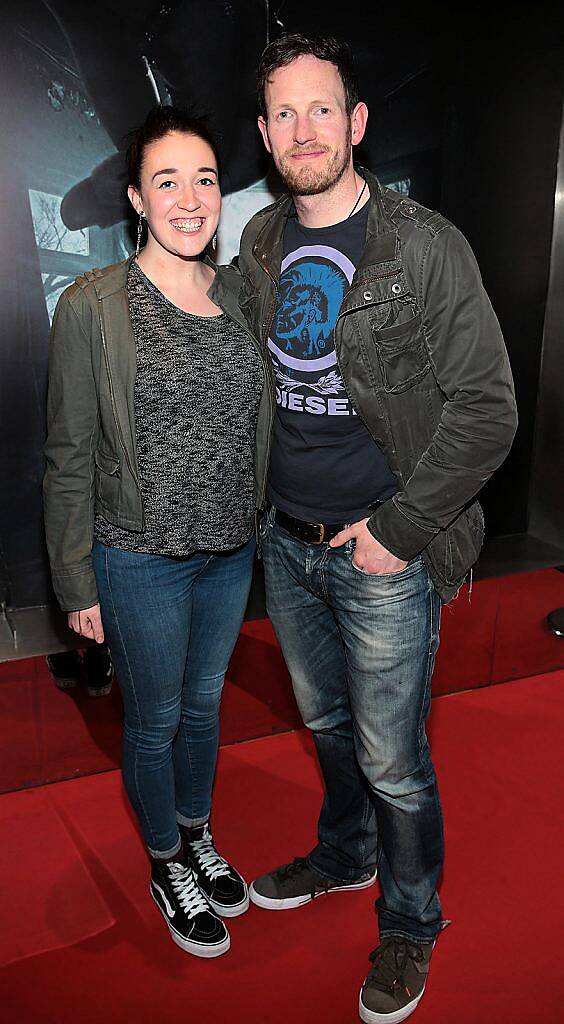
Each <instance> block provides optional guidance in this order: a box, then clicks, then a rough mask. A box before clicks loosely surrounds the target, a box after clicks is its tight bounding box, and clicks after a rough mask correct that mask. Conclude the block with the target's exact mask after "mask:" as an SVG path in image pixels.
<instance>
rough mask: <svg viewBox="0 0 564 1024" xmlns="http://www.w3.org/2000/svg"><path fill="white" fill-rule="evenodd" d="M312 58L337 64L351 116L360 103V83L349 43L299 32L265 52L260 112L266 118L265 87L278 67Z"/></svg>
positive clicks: (275, 42)
mask: <svg viewBox="0 0 564 1024" xmlns="http://www.w3.org/2000/svg"><path fill="white" fill-rule="evenodd" d="M304 56H311V57H317V59H318V60H327V61H329V63H330V64H334V65H335V67H336V68H337V71H338V72H339V75H340V76H341V81H342V83H343V88H344V90H345V103H346V110H347V114H352V112H353V110H354V108H355V107H356V105H357V103H358V84H357V80H356V74H355V70H354V62H353V56H352V53H351V51H350V49H349V47H348V46H347V44H346V43H341V42H339V41H338V40H337V39H334V38H333V36H303V35H300V33H298V32H296V33H292V34H291V35H290V34H288V35H285V36H280V38H279V39H274V40H273V42H272V43H269V44H268V46H267V47H266V49H265V50H264V51H263V54H262V57H261V59H260V63H259V68H258V99H259V106H260V111H261V114H262V115H263V117H266V97H265V93H266V85H267V82H268V80H269V78H270V77H271V75H272V74H273V73H274V72H275V71H277V70H278V68H284V67H287V65H288V64H291V63H292V62H293V61H295V60H296V58H297V57H304Z"/></svg>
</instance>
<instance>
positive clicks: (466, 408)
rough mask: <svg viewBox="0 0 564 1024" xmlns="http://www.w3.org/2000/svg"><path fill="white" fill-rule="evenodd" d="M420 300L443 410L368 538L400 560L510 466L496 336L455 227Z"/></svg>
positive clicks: (440, 247)
mask: <svg viewBox="0 0 564 1024" xmlns="http://www.w3.org/2000/svg"><path fill="white" fill-rule="evenodd" d="M419 301H420V304H421V308H422V310H423V330H424V337H425V343H426V346H427V350H428V354H429V361H430V364H431V367H432V371H433V373H434V375H435V379H436V381H437V384H438V386H439V388H440V389H441V391H442V394H443V396H444V399H445V401H444V406H443V410H442V414H441V418H440V421H439V423H438V425H437V428H436V430H435V432H434V434H433V437H432V439H431V441H430V443H429V445H428V446H427V448H426V450H425V451H424V452H423V453H422V455H421V457H420V459H419V461H418V462H417V464H416V466H415V468H414V470H413V472H412V474H411V476H410V478H409V479H408V480H407V481H405V484H404V487H403V489H402V490H400V491H399V492H398V493H397V494H396V495H394V497H393V498H392V499H391V500H390V501H388V502H386V503H385V504H384V505H382V506H381V507H380V509H378V510H377V512H376V513H375V514H374V515H373V516H372V518H371V519H370V520H369V523H368V526H369V529H370V531H371V533H372V534H373V536H375V537H376V539H377V540H379V541H380V543H381V544H383V545H384V546H385V547H386V548H387V549H388V550H389V551H391V552H393V554H395V555H397V557H399V558H402V559H410V558H413V557H414V556H415V555H417V554H419V552H420V551H422V550H423V548H425V547H426V546H427V544H428V543H429V542H430V541H431V540H432V538H433V537H434V536H435V534H436V533H437V532H438V531H439V530H440V529H444V528H446V527H447V526H448V525H449V524H450V523H451V522H452V521H453V519H455V518H456V516H457V515H458V514H459V513H460V512H461V511H462V509H463V508H464V507H465V506H466V505H467V504H468V503H469V502H470V501H471V500H472V499H473V498H474V497H475V495H476V494H477V493H478V491H479V490H480V488H481V487H482V486H483V485H484V484H485V482H486V480H488V479H489V478H490V476H491V475H492V473H493V472H494V471H495V470H496V469H497V467H498V466H499V465H500V464H501V463H502V462H503V460H504V458H505V457H506V455H507V453H508V451H509V449H510V447H511V443H512V440H513V437H514V435H515V430H516V427H517V411H516V405H515V395H514V389H513V378H512V375H511V369H510V366H509V360H508V357H507V352H506V349H505V345H504V342H503V337H502V334H501V329H500V326H499V323H498V321H497V318H496V316H495V313H494V311H493V309H492V306H491V303H490V301H489V299H488V296H487V294H486V292H485V289H484V286H483V284H482V280H481V277H480V272H479V269H478V265H477V263H476V259H475V257H474V254H473V252H472V250H471V248H470V246H469V244H468V242H467V241H466V239H465V238H464V236H463V235H462V234H461V233H460V231H458V230H457V229H456V228H454V227H453V226H452V225H449V226H448V227H446V228H444V229H443V230H442V231H440V232H438V233H437V234H436V235H434V236H433V237H432V239H431V241H430V242H429V243H428V245H427V249H426V251H425V254H424V257H423V265H422V274H421V278H420V289H419Z"/></svg>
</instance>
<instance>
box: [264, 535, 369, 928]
mask: <svg viewBox="0 0 564 1024" xmlns="http://www.w3.org/2000/svg"><path fill="white" fill-rule="evenodd" d="M330 554H331V552H330V551H329V549H328V547H327V545H326V544H324V545H321V546H316V545H307V544H304V543H302V542H301V541H299V540H296V539H295V538H294V537H291V536H290V535H289V534H287V533H286V531H285V530H283V529H282V528H281V527H279V526H277V525H269V526H268V528H267V530H266V535H265V538H264V543H263V558H264V569H265V579H266V594H267V610H268V614H269V616H270V618H271V620H272V623H273V625H274V628H275V630H276V634H277V636H278V639H279V641H280V644H281V647H282V650H283V653H284V657H285V659H286V663H287V665H288V669H289V671H290V674H291V676H292V684H293V687H294V693H295V695H296V700H297V702H298V705H299V708H300V711H301V714H302V717H303V720H304V723H305V725H306V726H307V727H308V728H309V729H311V731H312V733H313V736H314V740H315V745H316V749H317V754H318V758H319V763H320V766H321V771H322V773H323V778H324V782H325V797H324V800H323V805H322V808H321V813H320V817H319V823H318V838H319V841H318V844H317V846H316V847H315V849H314V850H312V851H311V853H310V854H309V855H308V857H307V858H305V859H304V858H297V859H296V861H295V862H294V864H290V865H284V866H283V868H282V869H278V870H276V871H274V872H269V874H268V875H264V876H261V878H259V879H256V880H255V882H254V883H253V886H252V887H251V899H253V901H254V902H255V903H257V904H258V905H259V906H263V907H265V908H268V909H287V908H290V907H295V906H300V905H302V904H303V903H305V902H308V901H309V900H310V899H312V898H315V897H316V896H317V895H319V894H320V893H322V892H327V891H337V890H340V889H343V888H347V889H348V888H351V889H354V888H364V887H365V886H368V885H371V884H372V883H373V881H374V879H375V863H376V859H377V837H376V827H375V816H374V811H373V807H372V801H371V797H370V790H369V787H368V786H367V784H366V781H365V779H364V777H363V774H362V772H361V771H360V769H359V766H358V762H357V758H356V753H355V746H354V735H353V726H352V719H351V713H350V706H349V696H348V683H347V666H346V661H345V651H344V647H343V642H342V639H341V636H340V633H339V629H338V626H337V623H336V621H335V617H334V615H333V612H332V610H331V607H330V603H329V600H328V591H327V579H326V570H327V559H328V557H330Z"/></svg>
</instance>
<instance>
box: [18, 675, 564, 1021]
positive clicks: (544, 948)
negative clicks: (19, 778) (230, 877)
mask: <svg viewBox="0 0 564 1024" xmlns="http://www.w3.org/2000/svg"><path fill="white" fill-rule="evenodd" d="M563 729H564V672H554V673H552V674H550V675H547V676H540V677H534V678H529V679H525V680H521V681H518V682H513V683H509V684H507V685H504V686H493V687H488V688H486V689H483V690H476V691H472V692H468V693H460V694H455V695H453V696H450V697H443V698H440V699H437V700H435V701H434V703H433V711H432V728H431V734H432V740H433V750H434V757H435V762H436V765H437V769H438V774H439V781H440V785H441V790H442V795H443V801H444V807H445V819H446V834H447V862H446V869H445V877H444V883H443V886H442V892H441V896H442V900H443V906H444V911H445V914H446V915H447V916H448V917H450V918H452V919H453V921H454V923H453V925H452V926H451V927H450V928H449V929H447V931H446V932H445V933H444V935H443V936H442V937H441V939H440V942H439V943H438V946H437V949H436V952H435V955H434V957H433V963H432V968H431V978H430V982H429V987H428V991H427V993H426V995H425V997H424V999H423V1001H422V1003H421V1006H420V1007H419V1009H418V1010H417V1013H416V1015H414V1017H413V1020H414V1021H417V1022H418V1024H536V1022H537V1021H543V1022H545V1024H557V1022H560V1021H561V1020H562V1009H561V1005H560V1004H561V1001H562V1000H561V995H560V984H559V983H558V980H557V979H558V977H559V976H560V974H561V938H560V930H561V929H560V923H561V920H562V916H563V914H564V899H563V893H562V883H561V880H562V847H563V841H564V834H563V832H564V829H563V824H562V815H561V798H562V783H563V781H564V779H563V774H564V773H563V768H562V756H561V749H562V733H563ZM45 792H46V793H48V796H49V798H50V799H51V801H52V802H53V804H54V807H55V809H56V812H54V818H55V820H56V825H55V827H54V829H53V830H52V832H51V833H49V830H47V829H43V830H42V832H41V839H39V837H38V835H37V831H36V828H35V827H34V826H35V814H36V811H35V809H31V810H30V809H28V808H29V805H28V804H26V801H28V800H29V798H30V794H29V793H19V794H11V795H8V796H4V797H1V798H0V808H1V809H2V814H3V826H4V827H3V837H4V838H3V843H2V854H0V857H1V858H2V860H4V859H5V863H4V864H3V871H2V877H3V880H4V893H3V898H2V902H3V905H4V908H5V907H6V904H7V903H10V902H11V900H12V899H17V901H18V903H17V907H18V912H17V914H14V913H12V914H11V915H9V916H8V917H7V918H6V916H5V915H4V920H6V919H7V921H8V926H9V934H7V935H5V936H4V940H3V941H4V943H5V944H6V943H7V944H8V945H9V946H10V947H14V948H17V950H18V955H20V956H21V955H24V954H25V953H26V949H25V948H24V947H25V945H26V943H27V944H29V946H30V948H29V949H28V950H27V952H28V954H29V953H33V952H34V951H36V950H37V949H38V946H37V945H35V946H33V940H34V928H35V926H36V924H37V923H38V922H41V921H42V920H43V921H44V920H45V910H44V904H45V901H46V900H49V901H50V904H49V915H48V917H49V921H50V923H51V924H53V922H55V923H56V921H57V918H58V906H57V905H58V904H59V902H60V905H61V913H62V915H63V918H64V920H65V921H66V920H68V917H67V916H66V915H67V912H68V906H69V904H72V906H73V908H74V912H75V914H76V920H77V928H78V929H79V931H80V928H81V927H83V926H84V922H85V921H86V919H87V917H88V915H90V919H91V917H92V909H93V904H92V889H91V886H94V887H95V889H96V891H97V894H98V897H99V899H100V903H99V905H98V910H99V911H100V910H101V912H102V913H108V914H109V915H111V917H112V918H114V919H115V924H114V925H113V926H111V927H107V928H106V930H105V931H103V932H101V933H100V934H98V935H96V936H94V937H92V938H88V939H84V940H83V941H78V942H76V940H69V941H75V944H74V945H69V946H68V947H67V948H65V949H57V950H52V951H51V952H45V953H43V954H42V955H28V956H27V958H26V959H21V960H19V961H18V962H17V963H12V964H10V965H9V966H8V967H6V968H5V969H4V970H3V972H2V974H1V978H0V1006H2V1009H3V1013H2V1020H3V1021H5V1022H6V1024H77V1021H78V1022H80V1024H100V1022H103V1024H125V1022H127V1024H129V1022H135V1024H154V1022H156V1021H166V1022H168V1021H176V1020H183V1021H186V1022H187V1024H196V1022H198V1024H199V1022H206V1024H207V1022H210V1024H212V1022H213V1024H216V1022H218V1024H224V1022H225V1024H227V1022H237V1024H239V1022H240V1024H243V1022H245V1024H255V1022H258V1024H287V1022H288V1020H291V1021H292V1024H306V1022H307V1024H310V1022H312V1021H318V1020H319V1021H323V1022H325V1024H354V1022H355V1021H356V1020H357V1019H358V1018H357V1013H356V1003H357V995H358V988H359V986H360V984H361V982H362V979H363V977H364V973H365V970H366V969H367V967H368V963H367V954H368V952H369V951H370V949H372V948H373V947H374V945H376V941H377V935H376V927H375V918H374V914H373V911H372V899H373V896H374V895H375V893H376V889H374V890H371V891H364V892H359V893H354V894H335V895H332V896H329V897H327V898H326V899H320V900H318V901H317V902H316V903H315V904H313V905H310V906H308V907H304V908H302V909H300V910H295V911H287V912H285V913H278V914H272V913H270V914H269V913H268V912H265V911H261V910H259V909H257V908H255V907H251V910H250V911H249V913H248V914H246V915H245V916H244V917H242V918H241V919H239V920H235V921H233V922H231V923H230V930H231V935H232V948H231V951H230V952H229V953H228V954H227V955H226V956H225V957H223V958H221V959H219V960H217V961H210V962H205V961H202V960H197V959H196V958H194V957H190V956H189V955H187V954H184V953H182V952H181V951H180V950H179V949H177V948H176V947H175V946H174V945H173V943H172V942H171V941H170V940H169V939H168V936H167V933H166V930H165V927H164V925H163V922H162V920H161V918H160V916H159V915H158V913H157V911H156V909H155V908H154V907H153V905H152V904H151V902H150V900H149V899H148V897H147V893H146V888H147V867H146V863H145V858H144V854H143V851H142V848H141V843H140V840H139V838H138V837H137V834H136V832H135V829H134V826H133V823H132V820H131V817H130V815H129V812H128V810H127V807H126V804H125V802H124V798H123V795H122V791H121V786H120V780H119V775H118V774H117V773H115V772H110V773H106V774H102V775H97V776H91V777H88V778H82V779H77V780H73V781H69V782H64V783H59V784H57V785H53V786H51V787H49V789H48V790H47V791H45ZM36 794H37V796H38V798H40V795H41V791H36ZM320 794H321V787H320V783H319V778H318V773H317V768H316V764H315V761H314V758H313V756H312V744H311V740H310V738H309V736H307V735H306V734H305V733H304V732H298V733H286V734H284V735H278V736H272V737H269V738H266V739H262V740H257V741H255V742H249V743H243V744H239V745H237V746H233V747H229V748H226V749H223V750H222V751H221V754H220V765H219V772H218V781H217V787H216V797H215V831H216V834H217V838H218V840H219V842H218V845H219V846H220V848H222V849H224V850H225V852H226V853H228V854H229V855H230V856H232V858H233V860H234V861H235V862H236V863H237V864H238V865H239V866H240V867H241V869H242V870H243V871H244V872H245V873H246V874H247V875H248V876H249V877H251V876H252V875H253V874H254V873H256V872H259V871H262V870H264V869H265V868H268V867H270V866H273V865H275V864H277V863H279V862H280V861H281V860H283V859H289V858H291V857H292V856H293V855H294V854H298V853H303V852H304V851H305V850H306V849H307V848H308V846H309V845H310V843H311V842H312V841H313V836H314V827H315V819H316V814H317V810H318V806H319V801H320ZM43 807H44V805H43V804H42V805H41V808H43ZM41 808H40V811H37V814H38V820H39V817H41V813H42V809H41ZM40 812H41V813H40ZM22 816H23V817H28V838H29V843H30V852H31V856H28V855H26V850H25V849H24V848H22V849H21V850H20V851H19V853H18V855H16V856H15V857H14V856H13V855H11V856H9V855H8V849H9V848H8V847H7V845H6V841H5V837H6V835H8V834H9V833H10V831H11V827H12V825H11V822H12V821H13V820H16V819H19V820H20V821H21V819H22ZM54 848H55V849H56V852H57V856H58V857H60V858H61V862H64V861H65V859H68V858H69V857H70V859H71V860H72V858H73V857H74V856H75V854H76V853H77V852H78V854H79V855H80V858H81V864H82V867H83V869H84V870H85V871H86V872H87V873H88V877H89V880H90V883H91V885H84V884H83V882H84V876H81V877H80V878H79V877H78V876H77V874H76V873H74V872H73V871H71V872H69V875H68V879H67V883H68V889H70V891H68V890H67V891H65V889H64V887H61V885H59V886H56V887H55V888H54V890H53V891H52V892H51V893H50V894H49V893H47V892H46V888H47V885H46V877H47V879H49V878H50V877H51V875H50V872H52V867H53V863H54ZM32 862H33V863H32ZM63 910H64V913H63ZM79 937H80V936H79Z"/></svg>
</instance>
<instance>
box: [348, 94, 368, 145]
mask: <svg viewBox="0 0 564 1024" xmlns="http://www.w3.org/2000/svg"><path fill="white" fill-rule="evenodd" d="M367 121H368V107H367V106H366V103H357V105H356V107H355V108H354V110H353V112H352V114H351V142H352V144H353V146H358V144H359V142H362V140H363V138H364V133H365V131H366V122H367Z"/></svg>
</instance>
